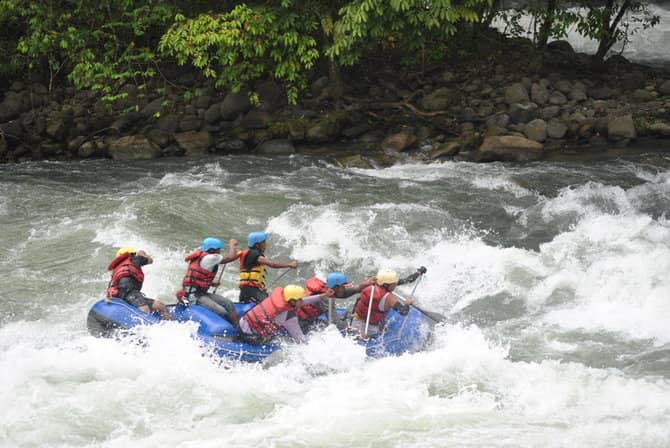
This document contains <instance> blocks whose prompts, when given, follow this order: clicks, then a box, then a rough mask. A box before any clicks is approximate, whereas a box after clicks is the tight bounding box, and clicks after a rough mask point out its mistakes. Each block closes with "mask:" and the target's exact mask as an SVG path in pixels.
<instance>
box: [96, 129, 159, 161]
mask: <svg viewBox="0 0 670 448" xmlns="http://www.w3.org/2000/svg"><path fill="white" fill-rule="evenodd" d="M109 154H110V156H111V157H112V159H114V160H150V159H156V158H158V157H160V155H161V149H160V147H159V146H158V145H157V144H155V143H153V142H151V141H149V139H148V138H146V137H144V136H141V135H130V136H126V137H121V138H118V139H116V140H114V141H112V143H111V145H110V146H109Z"/></svg>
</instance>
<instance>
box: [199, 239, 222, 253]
mask: <svg viewBox="0 0 670 448" xmlns="http://www.w3.org/2000/svg"><path fill="white" fill-rule="evenodd" d="M212 249H223V243H222V242H221V240H220V239H218V238H212V237H211V236H208V237H207V238H205V239H204V240H202V250H204V251H205V252H207V251H210V250H212Z"/></svg>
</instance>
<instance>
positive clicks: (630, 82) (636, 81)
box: [621, 70, 647, 90]
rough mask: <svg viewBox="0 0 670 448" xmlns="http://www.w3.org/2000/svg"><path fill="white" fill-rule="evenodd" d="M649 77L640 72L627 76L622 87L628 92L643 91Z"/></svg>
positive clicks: (633, 72) (622, 82)
mask: <svg viewBox="0 0 670 448" xmlns="http://www.w3.org/2000/svg"><path fill="white" fill-rule="evenodd" d="M646 80H647V77H646V75H645V74H644V73H642V72H641V71H639V70H635V71H632V72H630V73H627V74H625V75H624V76H623V77H622V79H621V87H623V88H624V89H626V90H636V89H643V88H644V83H645V82H646Z"/></svg>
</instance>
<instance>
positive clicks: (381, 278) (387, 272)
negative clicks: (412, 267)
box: [377, 269, 400, 285]
mask: <svg viewBox="0 0 670 448" xmlns="http://www.w3.org/2000/svg"><path fill="white" fill-rule="evenodd" d="M398 280H400V276H399V275H398V273H397V272H396V271H393V270H391V269H381V270H380V271H379V272H377V284H379V285H390V284H391V283H398Z"/></svg>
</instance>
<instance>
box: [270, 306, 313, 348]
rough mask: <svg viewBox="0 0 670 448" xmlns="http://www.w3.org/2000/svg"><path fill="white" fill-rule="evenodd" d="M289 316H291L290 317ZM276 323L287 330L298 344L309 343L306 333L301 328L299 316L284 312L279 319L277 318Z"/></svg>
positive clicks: (279, 315) (278, 315) (278, 316)
mask: <svg viewBox="0 0 670 448" xmlns="http://www.w3.org/2000/svg"><path fill="white" fill-rule="evenodd" d="M289 314H290V315H291V316H290V317H289ZM275 323H276V324H277V325H281V326H282V327H284V328H286V331H287V332H288V334H289V335H290V336H291V337H292V338H293V339H294V340H295V341H296V342H300V343H303V342H306V341H307V338H306V337H305V333H303V332H302V328H300V323H299V322H298V316H296V315H295V313H294V312H289V311H284V312H283V313H279V314H277V317H275Z"/></svg>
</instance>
